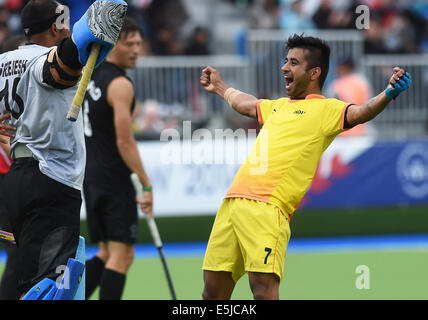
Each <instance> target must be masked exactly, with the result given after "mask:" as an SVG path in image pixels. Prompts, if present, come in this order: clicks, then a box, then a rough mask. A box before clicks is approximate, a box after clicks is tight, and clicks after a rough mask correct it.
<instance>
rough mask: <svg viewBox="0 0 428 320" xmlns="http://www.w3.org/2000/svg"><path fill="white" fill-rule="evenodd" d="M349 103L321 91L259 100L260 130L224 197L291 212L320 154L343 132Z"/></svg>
mask: <svg viewBox="0 0 428 320" xmlns="http://www.w3.org/2000/svg"><path fill="white" fill-rule="evenodd" d="M349 105H350V104H349V103H346V102H343V101H340V100H337V99H326V98H325V97H323V96H321V95H309V96H307V97H306V99H305V100H290V99H289V98H281V99H279V100H260V101H259V103H258V105H257V115H258V121H259V123H260V124H262V125H263V128H262V130H261V131H260V134H259V136H258V137H257V140H256V143H255V145H254V147H253V148H252V149H251V151H250V154H249V155H248V157H247V159H246V161H245V162H244V164H243V165H242V166H241V168H240V169H239V171H238V173H237V175H236V176H235V179H234V181H233V183H232V186H231V187H230V189H229V191H228V193H227V195H226V198H245V199H251V200H257V201H262V202H265V203H270V204H273V205H276V206H278V207H279V208H280V209H281V210H283V211H284V212H286V213H287V214H289V215H292V214H293V213H294V211H295V210H296V208H297V207H298V205H299V203H300V201H301V199H302V198H303V196H304V195H305V193H306V191H307V189H308V188H309V186H310V184H311V182H312V179H313V177H314V174H315V171H316V169H317V166H318V163H319V160H320V158H321V156H322V154H323V152H324V151H325V150H326V149H327V147H328V146H329V145H330V144H331V143H332V141H333V140H334V138H335V137H336V136H337V135H338V134H339V133H341V132H343V131H344V130H345V128H344V119H345V111H346V109H347V107H348V106H349Z"/></svg>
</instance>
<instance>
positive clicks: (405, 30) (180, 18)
mask: <svg viewBox="0 0 428 320" xmlns="http://www.w3.org/2000/svg"><path fill="white" fill-rule="evenodd" d="M28 1H29V0H0V47H1V48H3V49H4V46H3V44H4V43H5V41H6V40H7V39H8V38H10V37H11V36H13V35H18V34H22V31H21V26H20V17H19V13H20V10H21V9H22V7H23V6H24V5H25V4H26V3H27V2H28ZM196 1H201V2H205V3H206V4H207V3H208V1H217V2H216V4H215V6H213V5H212V3H211V7H210V8H215V9H217V6H218V5H220V4H221V5H223V6H226V7H228V8H230V10H234V11H235V12H238V13H239V14H240V15H241V18H242V19H241V20H240V21H242V23H243V27H244V28H245V29H246V30H249V29H278V30H281V29H282V30H288V31H307V30H311V29H330V30H335V29H354V30H355V29H356V20H357V19H358V16H359V14H358V13H356V8H357V7H358V6H359V5H366V6H367V7H368V8H369V9H370V25H369V28H368V29H363V30H361V32H362V33H363V34H364V36H365V43H364V50H365V53H367V54H373V53H375V54H377V53H380V54H397V53H398V54H405V53H428V0H413V1H409V0H191V1H188V0H128V1H127V2H128V4H129V9H128V15H129V16H131V17H132V18H134V19H135V20H136V21H137V22H138V24H139V25H140V26H141V28H142V30H143V32H144V35H145V39H144V46H143V48H142V52H141V55H143V56H150V55H151V56H174V55H198V56H199V55H210V54H212V53H214V50H213V43H215V39H213V37H214V36H213V35H214V34H215V33H214V32H213V31H214V30H212V29H211V28H212V25H211V24H210V23H209V21H207V22H206V23H201V19H194V18H195V17H193V16H192V13H191V12H190V11H189V10H188V9H189V5H190V6H191V5H193V3H195V2H196ZM60 2H61V3H63V4H65V5H67V6H68V7H69V8H70V15H71V20H70V24H71V26H72V25H73V24H74V23H75V22H76V19H78V18H79V17H81V16H82V15H83V14H84V12H85V11H86V9H87V8H88V7H89V6H90V4H91V3H92V2H93V0H61V1H60ZM193 14H194V13H193ZM360 14H361V13H360ZM196 20H197V21H199V22H198V23H195V22H194V21H196ZM192 21H193V23H192ZM189 26H191V27H190V28H189ZM236 48H238V46H237V47H236ZM215 53H219V52H215ZM236 53H240V52H239V49H237V50H236ZM348 67H349V64H348ZM338 68H340V66H338ZM348 69H349V68H348ZM338 70H339V69H338ZM353 74H354V73H352V72H347V73H346V74H345V73H344V74H342V75H340V72H337V76H338V78H339V80H338V81H337V82H336V83H334V84H332V85H331V86H330V87H329V90H328V91H329V94H332V95H334V96H336V97H340V95H341V93H340V92H338V91H340V90H342V91H343V90H345V89H346V88H347V87H348V86H347V85H343V83H344V82H343V81H342V82H340V81H341V80H343V79H345V80H346V81H352V82H353V83H354V86H355V83H359V84H361V88H362V89H361V96H366V95H367V94H368V93H369V92H370V91H369V90H370V88H368V85H367V83H364V80H361V79H360V78H358V77H354V76H353ZM342 78H343V79H342ZM345 83H346V82H345ZM337 88H345V89H340V90H339V89H337ZM333 89H335V90H336V92H334V91H332V90H333ZM343 94H346V92H345V93H343ZM140 105H142V107H140V108H139V109H140V112H139V113H138V115H137V117H138V118H137V119H136V120H137V121H136V126H137V128H136V131H137V132H139V133H143V134H142V137H143V138H144V137H145V135H144V132H145V133H146V136H147V137H148V138H156V137H158V136H159V132H160V131H161V130H162V129H163V128H165V127H175V126H177V125H178V124H179V122H180V121H179V120H178V119H177V117H173V118H171V117H168V116H164V115H162V112H161V111H160V110H162V108H163V107H160V106H159V103H157V102H156V101H151V100H150V101H141V102H140ZM163 109H165V108H163ZM170 109H171V108H170ZM174 109H177V108H176V107H174ZM180 110H181V109H180ZM180 112H181V111H180ZM171 119H173V121H172V122H171ZM138 120H139V121H138ZM170 122H171V123H170Z"/></svg>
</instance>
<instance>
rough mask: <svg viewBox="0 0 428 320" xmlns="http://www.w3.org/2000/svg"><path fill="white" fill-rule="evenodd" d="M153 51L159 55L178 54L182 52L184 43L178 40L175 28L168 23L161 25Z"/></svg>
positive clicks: (153, 42) (156, 33) (153, 43)
mask: <svg viewBox="0 0 428 320" xmlns="http://www.w3.org/2000/svg"><path fill="white" fill-rule="evenodd" d="M152 52H153V54H154V55H158V56H169V55H178V54H181V53H182V43H181V42H179V41H178V40H177V35H176V34H175V32H174V31H173V29H172V28H171V27H169V26H167V25H164V26H161V27H159V28H158V29H157V30H156V32H155V37H154V39H153V41H152Z"/></svg>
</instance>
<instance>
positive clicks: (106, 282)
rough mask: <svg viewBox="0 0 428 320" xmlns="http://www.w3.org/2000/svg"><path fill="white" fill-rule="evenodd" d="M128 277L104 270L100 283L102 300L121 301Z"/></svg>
mask: <svg viewBox="0 0 428 320" xmlns="http://www.w3.org/2000/svg"><path fill="white" fill-rule="evenodd" d="M125 280H126V275H125V274H122V273H118V272H116V271H113V270H109V269H104V272H103V275H102V277H101V283H100V300H120V299H121V298H122V293H123V289H124V287H125Z"/></svg>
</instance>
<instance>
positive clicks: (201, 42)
mask: <svg viewBox="0 0 428 320" xmlns="http://www.w3.org/2000/svg"><path fill="white" fill-rule="evenodd" d="M209 40H210V36H209V33H208V30H206V29H205V28H203V27H196V28H195V30H194V31H193V34H192V36H191V38H190V41H189V43H188V45H187V47H186V48H185V50H184V53H185V54H186V55H194V56H204V55H209V54H211V51H210V48H209Z"/></svg>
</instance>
